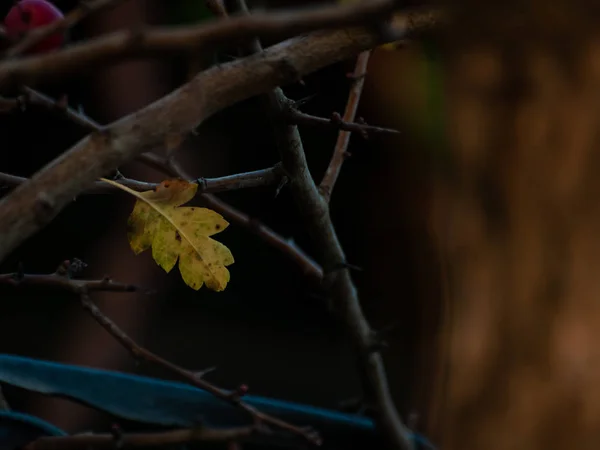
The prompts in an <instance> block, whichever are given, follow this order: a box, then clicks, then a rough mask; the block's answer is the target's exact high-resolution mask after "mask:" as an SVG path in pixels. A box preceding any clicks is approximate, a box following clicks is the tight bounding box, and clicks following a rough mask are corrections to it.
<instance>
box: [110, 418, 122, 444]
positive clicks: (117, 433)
mask: <svg viewBox="0 0 600 450" xmlns="http://www.w3.org/2000/svg"><path fill="white" fill-rule="evenodd" d="M110 434H111V435H112V437H113V439H114V443H115V449H117V450H121V449H122V448H124V447H125V438H124V433H123V429H122V428H121V427H120V426H119V424H116V423H113V424H112V425H111V427H110Z"/></svg>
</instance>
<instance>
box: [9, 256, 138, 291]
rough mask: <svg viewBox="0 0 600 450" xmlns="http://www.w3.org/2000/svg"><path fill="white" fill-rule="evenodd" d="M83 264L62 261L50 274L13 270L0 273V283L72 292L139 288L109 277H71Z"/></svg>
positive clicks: (132, 289) (136, 289)
mask: <svg viewBox="0 0 600 450" xmlns="http://www.w3.org/2000/svg"><path fill="white" fill-rule="evenodd" d="M82 266H83V267H85V264H84V263H83V262H81V261H79V260H77V259H76V260H74V261H73V262H71V261H64V262H63V263H61V265H60V266H58V268H57V269H56V271H55V272H54V273H50V274H42V275H38V274H27V273H23V272H13V273H5V274H0V284H7V285H12V286H16V287H21V286H43V287H46V288H54V289H61V290H65V291H68V292H72V293H74V294H81V293H82V292H95V291H110V292H135V291H139V290H140V288H139V287H136V286H134V285H132V284H125V283H118V282H115V281H112V280H111V279H110V278H104V279H102V280H79V279H74V278H71V274H72V273H74V272H78V271H80V270H81V268H82Z"/></svg>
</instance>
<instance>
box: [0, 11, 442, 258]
mask: <svg viewBox="0 0 600 450" xmlns="http://www.w3.org/2000/svg"><path fill="white" fill-rule="evenodd" d="M361 4H362V3H361ZM436 17H437V16H436V14H435V13H433V16H432V13H412V14H411V13H409V14H406V17H405V26H404V28H403V30H402V31H403V32H404V33H405V34H406V35H408V34H410V33H411V32H413V31H416V30H417V29H419V28H420V27H423V26H429V25H432V23H433V21H434V20H435V19H436ZM231 21H233V19H232V20H231ZM231 21H229V20H228V21H224V22H226V23H229V22H231ZM379 39H380V35H379V33H377V32H375V31H373V30H370V29H366V28H353V29H346V30H339V31H333V32H319V33H315V34H312V35H309V36H305V37H302V38H297V39H292V40H289V41H285V42H282V43H280V44H278V45H276V46H273V47H271V48H270V49H268V50H266V51H265V52H263V53H262V54H261V55H260V56H253V57H252V56H251V57H248V58H244V59H241V60H237V61H234V62H232V63H229V64H226V65H223V66H219V67H213V68H211V69H209V70H207V71H205V72H202V73H200V74H199V75H197V76H196V77H194V79H192V80H191V81H190V82H189V83H187V84H185V85H183V86H182V87H180V88H179V89H177V90H175V91H174V92H172V93H171V94H169V95H167V96H166V97H163V98H162V99H160V100H158V101H156V102H154V103H153V104H151V105H149V106H148V107H146V108H144V109H142V110H141V111H139V112H137V113H135V114H132V115H130V116H127V117H125V118H123V119H121V120H119V121H117V122H115V123H113V124H111V125H110V126H108V127H106V128H105V129H103V130H102V131H100V132H94V133H92V134H91V135H90V136H88V137H86V138H84V139H83V140H81V141H80V142H79V143H78V144H76V145H75V146H74V147H72V148H71V149H70V150H69V151H68V152H66V153H65V154H63V155H62V156H60V157H59V158H57V159H56V160H54V161H53V162H51V163H50V164H49V165H48V166H46V167H45V168H43V169H42V170H40V171H39V172H38V173H37V174H35V175H34V176H33V177H32V178H31V180H30V181H29V182H27V183H24V184H22V185H20V186H19V187H17V188H16V189H15V190H14V191H13V192H11V193H10V194H9V195H7V196H6V197H5V198H3V199H2V200H1V201H0V217H1V218H2V221H1V222H0V235H1V236H2V240H1V241H0V261H2V260H3V259H4V258H5V257H6V255H7V254H8V253H9V252H10V251H12V250H13V249H14V248H15V247H16V246H17V245H18V244H20V243H21V242H23V241H24V240H25V239H26V238H28V237H29V236H31V235H32V234H33V233H35V232H36V231H37V230H39V229H40V228H41V227H43V226H44V225H46V224H47V223H49V222H50V221H51V220H52V219H53V218H54V217H55V216H56V215H57V214H58V213H59V212H60V211H61V210H62V209H63V208H64V207H65V206H66V205H67V204H68V203H69V202H71V201H72V199H73V198H74V197H75V196H77V195H78V194H79V193H80V192H81V191H83V190H85V189H86V188H88V187H89V186H90V185H91V184H92V183H93V182H94V181H95V180H96V179H98V178H99V177H101V176H104V175H106V174H107V173H108V172H110V171H111V170H114V169H116V168H117V167H118V166H119V165H121V164H123V163H125V162H127V161H129V160H131V159H133V158H134V157H135V156H137V155H139V154H141V153H144V152H148V151H151V150H154V149H156V148H161V147H162V146H163V145H164V143H165V139H166V138H167V137H168V136H169V135H172V134H176V133H180V134H184V133H188V132H190V131H191V130H193V129H195V128H196V127H197V126H198V125H199V124H200V123H202V121H204V120H205V119H206V118H207V117H210V116H211V115H212V114H214V113H215V112H217V111H220V110H222V109H223V108H225V107H227V106H229V105H231V104H234V103H236V102H238V101H241V100H243V99H246V98H249V97H252V96H254V95H257V94H260V93H262V92H265V91H267V90H269V89H272V88H273V87H274V86H277V85H281V84H286V83H288V82H290V81H293V80H295V79H297V78H298V77H299V76H301V75H303V74H306V73H310V72H314V71H316V70H318V69H320V68H321V67H324V66H326V65H328V64H332V63H333V62H336V61H340V60H343V59H345V58H347V57H349V56H352V55H354V54H356V53H357V52H360V51H363V50H365V49H368V48H371V47H373V46H375V45H377V44H379V43H380V41H379Z"/></svg>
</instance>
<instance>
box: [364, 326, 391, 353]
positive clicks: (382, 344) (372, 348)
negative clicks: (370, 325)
mask: <svg viewBox="0 0 600 450" xmlns="http://www.w3.org/2000/svg"><path fill="white" fill-rule="evenodd" d="M365 344H366V345H365V353H366V356H367V355H370V354H372V353H379V352H381V351H382V350H385V349H387V348H389V344H388V343H387V342H386V341H385V340H383V338H382V336H381V335H380V334H379V333H378V332H376V331H374V330H371V335H370V336H369V338H368V340H367V342H366V343H365Z"/></svg>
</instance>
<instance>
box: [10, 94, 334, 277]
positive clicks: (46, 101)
mask: <svg viewBox="0 0 600 450" xmlns="http://www.w3.org/2000/svg"><path fill="white" fill-rule="evenodd" d="M23 92H24V93H25V95H26V96H27V99H26V100H23V101H26V102H30V103H33V104H36V105H40V106H42V107H45V108H48V109H50V110H58V111H59V112H60V113H62V114H65V115H66V117H67V118H69V119H70V120H71V121H73V122H74V123H76V124H79V125H80V126H82V127H83V128H85V129H88V130H90V131H100V130H102V129H103V127H102V125H100V124H99V123H98V122H96V121H95V120H93V119H92V118H90V117H89V116H87V115H85V114H84V113H83V112H81V111H76V110H74V109H73V108H69V107H68V106H67V104H66V103H65V102H60V101H56V100H54V99H52V98H50V97H48V96H47V95H45V94H42V93H41V92H38V91H36V90H34V89H31V88H29V87H24V88H23ZM20 101H21V100H19V99H12V100H7V102H9V103H10V105H11V106H10V107H11V108H14V107H18V106H19V102H20ZM136 159H137V160H138V161H140V162H141V163H143V164H145V165H147V166H149V167H152V168H153V169H155V170H158V171H159V172H163V173H165V174H167V175H168V176H171V177H179V178H182V179H188V180H191V179H192V177H191V176H190V175H188V174H186V173H185V171H182V170H180V169H179V170H176V171H174V170H172V168H170V167H169V165H168V162H167V161H166V160H165V159H164V158H162V157H160V156H158V155H156V154H154V153H142V154H141V155H138V156H137V158H136ZM277 167H279V166H277ZM273 169H275V167H274V168H273ZM264 170H269V169H264ZM257 172H260V171H257ZM252 173H253V172H250V173H249V174H245V175H250V174H252ZM241 175H243V174H241ZM256 175H257V178H258V176H260V175H261V174H256ZM233 177H235V175H233ZM252 177H253V176H252V175H250V178H252ZM273 177H274V178H275V181H273V183H275V182H276V181H277V180H279V179H280V177H281V174H280V173H277V174H273ZM227 178H228V177H222V178H217V179H214V180H213V181H214V182H213V181H209V180H210V179H203V178H200V179H199V180H206V181H207V184H208V185H209V186H208V187H207V189H205V190H202V189H199V192H201V193H202V194H201V198H202V199H203V201H204V203H205V204H206V205H207V206H208V207H210V208H212V209H214V210H215V211H217V212H218V213H220V214H221V215H222V216H224V217H225V218H226V219H228V220H230V221H232V222H235V223H236V224H237V225H240V226H242V227H244V228H245V229H247V230H249V231H250V232H251V233H253V234H255V235H256V236H258V237H259V238H261V239H263V240H264V241H265V242H266V243H267V244H269V245H271V246H273V247H275V248H276V249H278V250H279V251H281V252H282V253H283V254H284V255H286V256H287V257H289V258H290V259H291V260H292V261H293V262H294V263H296V264H297V265H298V267H300V269H301V270H302V273H303V275H305V276H307V277H308V278H309V279H311V280H312V281H313V282H315V283H319V282H320V281H321V278H322V276H323V271H322V270H321V267H320V266H319V265H318V264H317V263H316V262H315V261H313V260H312V259H311V258H310V257H309V256H308V255H307V254H306V253H304V252H303V251H302V250H301V249H300V248H299V247H298V246H297V245H296V244H295V243H294V242H293V241H292V240H289V239H285V238H283V237H282V236H280V235H279V234H277V233H276V232H275V231H273V230H272V229H271V228H269V227H267V226H266V225H264V224H263V223H261V222H260V221H259V220H257V219H255V218H252V217H249V216H248V215H247V214H244V213H243V212H241V211H239V210H238V209H236V208H234V207H233V206H231V205H229V204H228V203H226V202H224V201H223V200H220V199H218V198H217V197H215V196H213V195H210V194H208V193H209V192H217V191H219V190H221V191H222V190H225V189H224V188H225V187H226V186H231V187H232V188H234V187H235V184H236V182H237V181H240V180H237V181H236V180H227ZM265 178H269V176H266V177H265ZM25 180H26V179H25V178H21V177H17V176H15V175H8V174H0V181H3V182H5V183H6V184H8V185H15V186H16V185H18V184H21V183H23V182H24V181H25ZM228 181H231V182H232V184H228ZM256 181H257V184H256V185H259V183H258V179H257V180H256ZM264 181H265V183H267V182H268V180H267V179H265V180H264ZM135 183H144V182H137V181H136V182H135ZM201 183H202V181H201ZM250 184H251V181H250V180H248V184H247V186H248V187H250ZM98 185H100V186H103V185H106V183H103V182H101V181H100V182H98V181H97V182H95V183H94V185H93V186H92V188H90V189H92V190H93V189H94V187H96V186H98ZM129 187H131V188H134V189H136V187H134V186H133V185H129ZM137 187H138V188H139V190H145V189H146V187H148V188H150V186H149V185H145V183H144V185H142V184H138V186H137ZM212 188H215V189H216V190H215V191H213V190H212ZM217 188H218V189H217ZM103 189H104V188H103ZM111 189H113V187H112V186H111ZM86 192H89V189H88V190H86V191H84V192H83V193H86Z"/></svg>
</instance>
